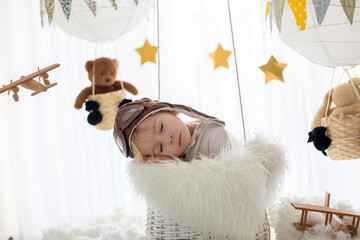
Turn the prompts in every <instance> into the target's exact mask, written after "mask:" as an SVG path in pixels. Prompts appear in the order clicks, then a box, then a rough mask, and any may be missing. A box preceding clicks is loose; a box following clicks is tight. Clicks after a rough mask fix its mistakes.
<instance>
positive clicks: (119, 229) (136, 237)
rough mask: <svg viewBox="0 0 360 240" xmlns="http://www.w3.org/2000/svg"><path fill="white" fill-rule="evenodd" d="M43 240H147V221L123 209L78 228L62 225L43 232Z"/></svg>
mask: <svg viewBox="0 0 360 240" xmlns="http://www.w3.org/2000/svg"><path fill="white" fill-rule="evenodd" d="M42 233H43V238H42V240H114V239H121V240H126V239H127V240H145V239H152V238H150V237H147V236H146V235H145V219H144V218H143V217H140V216H134V215H130V214H128V213H126V212H125V211H123V210H121V209H115V210H114V212H113V213H112V214H111V215H109V216H102V217H97V218H95V219H93V220H90V221H88V222H86V223H83V224H81V225H78V226H72V225H70V224H60V225H58V226H56V227H51V228H48V229H45V230H43V232H42Z"/></svg>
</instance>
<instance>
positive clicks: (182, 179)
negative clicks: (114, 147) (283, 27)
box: [128, 135, 286, 239]
mask: <svg viewBox="0 0 360 240" xmlns="http://www.w3.org/2000/svg"><path fill="white" fill-rule="evenodd" d="M285 168H286V160H285V155H284V151H283V149H282V147H281V146H280V145H279V144H278V143H277V141H275V140H274V139H272V138H270V137H264V136H260V135H257V136H255V137H254V138H253V139H252V140H250V141H248V142H247V144H246V145H245V144H237V145H235V146H234V144H233V148H232V149H231V150H230V151H228V152H224V153H221V154H220V155H219V156H217V157H215V158H211V159H210V158H208V157H202V159H201V160H194V161H192V162H182V161H176V160H171V161H164V162H163V163H145V164H140V163H136V162H132V163H131V164H130V165H129V167H128V172H129V177H130V180H131V182H132V183H133V185H134V188H135V190H136V191H137V192H138V193H139V194H141V195H143V196H144V197H145V199H146V200H147V201H148V203H149V204H151V205H152V206H154V207H155V208H157V209H158V210H159V211H160V212H162V213H163V214H164V215H165V216H167V217H170V218H174V219H176V220H178V221H181V222H183V223H184V224H186V226H190V227H193V228H194V229H195V230H196V231H198V232H200V233H210V235H211V236H213V237H215V239H221V238H224V236H228V237H229V238H230V239H253V238H254V236H255V233H256V232H257V231H258V228H259V226H260V225H262V224H263V223H264V215H265V209H266V207H267V206H269V205H270V204H271V203H272V199H273V198H274V195H275V193H276V191H277V190H278V189H279V184H280V182H281V179H282V176H283V173H284V170H285Z"/></svg>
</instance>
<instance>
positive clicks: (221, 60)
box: [209, 43, 231, 69]
mask: <svg viewBox="0 0 360 240" xmlns="http://www.w3.org/2000/svg"><path fill="white" fill-rule="evenodd" d="M230 54H231V51H226V50H224V49H223V48H222V46H221V45H220V43H219V45H218V47H217V49H216V51H215V52H212V53H210V54H209V55H210V57H211V58H212V59H213V60H214V69H216V68H218V67H220V66H223V67H226V68H229V65H228V62H227V59H228V57H229V56H230Z"/></svg>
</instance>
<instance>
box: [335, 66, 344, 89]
mask: <svg viewBox="0 0 360 240" xmlns="http://www.w3.org/2000/svg"><path fill="white" fill-rule="evenodd" d="M334 69H335V68H334ZM344 69H345V68H343V70H344ZM344 74H345V71H343V72H342V74H341V76H340V78H339V81H338V83H337V85H336V86H339V84H340V81H341V79H342V77H343V76H344Z"/></svg>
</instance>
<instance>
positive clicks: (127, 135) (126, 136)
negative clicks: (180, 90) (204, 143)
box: [113, 98, 225, 158]
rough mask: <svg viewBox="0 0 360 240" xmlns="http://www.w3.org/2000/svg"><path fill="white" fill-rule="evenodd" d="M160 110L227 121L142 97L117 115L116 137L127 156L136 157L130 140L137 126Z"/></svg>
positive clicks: (208, 119)
mask: <svg viewBox="0 0 360 240" xmlns="http://www.w3.org/2000/svg"><path fill="white" fill-rule="evenodd" d="M160 111H175V112H180V113H184V114H186V115H187V116H189V117H193V118H197V119H200V120H205V121H210V122H214V123H217V124H219V125H225V123H224V122H223V121H221V120H219V119H217V118H215V117H212V116H209V115H207V114H204V113H201V112H199V111H196V110H195V109H193V108H191V107H188V106H184V105H179V104H171V103H167V102H159V101H155V100H151V99H149V98H142V99H140V100H136V101H134V102H131V103H127V104H124V105H123V106H121V107H120V108H119V110H118V111H117V113H116V117H115V124H114V133H113V135H114V139H115V142H116V144H117V145H118V146H119V148H120V151H121V152H122V153H123V154H124V155H125V157H129V156H130V157H132V158H133V157H134V154H133V152H132V150H131V148H130V140H131V137H132V134H133V132H134V130H135V128H136V127H137V126H138V125H139V123H140V122H141V121H143V120H144V119H145V118H147V117H148V116H150V115H152V114H154V113H157V112H160Z"/></svg>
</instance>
